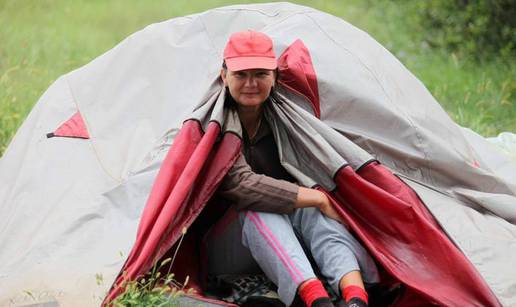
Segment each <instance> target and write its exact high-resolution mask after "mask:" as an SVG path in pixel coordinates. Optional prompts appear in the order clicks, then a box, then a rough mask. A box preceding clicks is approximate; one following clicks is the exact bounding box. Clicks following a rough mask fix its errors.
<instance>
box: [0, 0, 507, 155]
mask: <svg viewBox="0 0 516 307" xmlns="http://www.w3.org/2000/svg"><path fill="white" fill-rule="evenodd" d="M270 1H272V0H210V1H191V0H154V1H152V2H149V1H142V0H110V1H103V0H74V1H67V0H0V156H1V155H2V153H3V152H4V151H5V150H6V148H7V145H8V143H9V142H10V140H11V139H12V138H13V136H14V134H15V132H16V131H17V129H18V128H19V127H20V125H21V124H22V122H23V121H24V120H25V118H26V117H27V115H28V114H29V112H30V110H31V109H32V107H33V105H34V104H35V103H36V101H37V100H38V98H39V97H40V96H41V95H42V94H43V92H44V91H45V89H46V88H48V87H49V85H50V84H52V82H53V81H55V80H56V78H58V77H59V76H60V75H63V74H65V73H67V72H69V71H71V70H73V69H76V68H78V67H81V66H83V65H85V64H87V63H88V62H90V61H91V60H93V59H94V58H95V57H97V56H99V55H101V54H102V53H103V52H105V51H107V50H109V49H110V48H112V47H113V46H115V45H116V44H117V43H119V42H120V41H122V40H123V39H124V38H125V37H127V36H128V35H130V34H131V33H133V32H135V31H137V30H140V29H142V28H143V27H145V26H146V25H148V24H151V23H154V22H159V21H163V20H167V19H169V18H173V17H176V16H181V15H187V14H192V13H197V12H202V11H204V10H207V9H210V8H213V7H219V6H224V5H230V4H235V3H251V2H253V3H256V2H270ZM455 1H456V0H432V1H423V0H414V1H402V0H383V1H381V0H368V1H364V0H291V2H295V3H298V4H301V5H308V6H311V7H314V8H316V9H319V10H322V11H325V12H328V13H330V14H333V15H335V16H338V17H341V18H343V19H344V20H346V21H348V22H349V23H351V24H353V25H355V26H356V27H358V28H360V29H362V30H364V31H366V32H368V33H369V34H370V35H371V36H372V37H373V38H374V39H376V40H377V41H378V42H379V43H380V44H382V45H383V46H385V47H386V48H387V49H388V50H389V51H390V52H392V53H393V54H394V55H395V56H396V57H397V58H398V59H399V60H400V61H401V62H402V63H403V64H404V65H405V66H406V67H407V68H408V69H409V70H410V71H411V72H412V73H413V74H414V75H416V77H417V78H419V79H420V80H421V81H422V82H423V83H424V84H425V86H426V87H427V88H428V89H429V90H430V92H431V93H432V95H434V97H435V98H436V99H437V101H439V102H440V103H441V105H442V106H443V108H444V109H445V110H446V111H447V112H448V114H450V116H451V117H452V118H453V119H454V120H455V121H456V122H457V123H458V124H459V125H462V126H466V127H469V128H472V129H473V130H475V131H476V132H478V133H481V134H482V135H484V136H494V135H496V134H498V133H500V132H501V131H513V132H516V120H515V118H516V82H515V80H516V61H515V58H516V56H515V55H514V35H515V31H514V21H513V20H512V19H509V20H507V21H506V22H502V21H501V20H502V19H500V20H494V21H493V20H492V19H493V17H485V18H484V19H486V18H487V20H484V19H482V20H484V21H474V22H473V23H472V24H473V25H475V27H477V28H478V29H477V30H475V31H480V30H482V27H481V25H483V24H489V26H490V27H491V25H490V23H492V22H498V23H499V24H501V25H502V27H501V28H504V27H508V29H509V32H510V33H509V36H510V35H512V36H510V37H512V38H511V40H512V42H513V43H511V44H512V45H510V46H511V47H507V46H509V45H507V44H506V45H504V46H505V47H502V48H499V47H493V48H495V49H489V48H491V47H489V48H487V47H486V48H484V49H483V50H481V51H479V50H478V49H474V48H473V47H471V48H470V47H467V46H466V45H464V44H462V45H456V46H458V47H461V48H462V49H460V48H459V49H460V50H459V49H453V48H452V47H451V46H450V47H446V48H442V47H441V46H437V43H429V40H430V39H431V38H432V37H433V36H435V39H434V40H435V41H438V40H437V38H438V37H439V36H440V35H441V36H443V38H442V39H443V40H444V39H448V38H447V37H448V35H447V34H446V35H445V33H448V32H450V33H451V32H453V33H456V35H457V36H461V32H460V31H459V30H460V29H461V28H460V27H459V28H457V29H454V26H453V25H454V22H452V21H450V20H448V19H450V18H451V19H453V18H459V21H460V20H462V22H464V21H465V20H467V18H470V17H467V16H470V15H471V14H473V13H467V14H470V15H467V14H466V13H464V12H463V13H461V12H460V10H459V12H458V13H451V12H448V13H446V12H445V11H444V12H443V13H439V14H442V16H448V15H452V16H451V17H449V18H448V19H447V18H446V17H439V18H441V19H443V20H444V21H442V22H440V23H439V22H435V24H436V25H435V26H429V25H425V23H427V22H430V20H423V19H424V16H425V14H426V15H428V14H430V12H432V11H433V10H434V9H433V7H434V6H438V5H439V4H440V3H443V4H442V5H443V7H444V8H446V7H447V5H448V4H447V3H455ZM512 1H514V0H512ZM463 2H464V1H462V2H461V3H463ZM476 2H480V0H476V1H470V2H464V3H476ZM501 2H503V3H508V0H492V1H490V2H487V1H483V2H482V3H483V4H482V5H487V4H486V3H492V4H493V5H494V4H496V3H501ZM450 5H451V4H450ZM443 7H440V8H439V10H444V9H443ZM454 8H455V7H454ZM481 8H482V6H478V7H470V8H469V10H472V12H477V11H479V12H478V14H480V15H482V14H488V13H487V11H486V12H484V11H482V10H481ZM504 11H506V12H504V14H505V15H504V16H505V17H504V18H510V17H511V15H512V16H516V15H515V14H514V8H513V7H512V6H511V7H509V8H507V9H505V10H504ZM439 12H441V11H439ZM510 12H513V13H510ZM432 14H433V13H432ZM436 14H437V13H436ZM447 14H448V15H447ZM457 14H458V15H460V14H466V15H467V16H466V15H465V16H464V17H457V16H456V15H457ZM482 16H483V15H482ZM489 16H491V15H489ZM497 18H498V17H497ZM513 19H516V18H513ZM459 21H456V23H458V22H459ZM426 28H428V32H427V31H424V29H426ZM439 28H440V30H439ZM503 31H505V32H503ZM503 31H502V32H503V33H506V32H507V31H508V30H503ZM432 33H434V34H432ZM436 33H440V34H436ZM468 35H469V34H467V33H465V35H464V37H462V36H461V37H459V38H454V40H463V41H465V40H466V38H467V39H470V38H469V37H470V36H468ZM504 35H505V34H504ZM431 44H432V45H431ZM471 44H476V45H475V46H476V47H477V48H478V46H484V45H485V44H486V43H485V41H483V42H482V43H480V42H478V41H476V40H474V39H473V42H472V43H471ZM468 48H469V49H468ZM496 48H498V49H496ZM511 48H512V49H511ZM461 50H469V51H468V52H464V51H461ZM475 50H476V51H475ZM511 50H512V51H511ZM477 53H478V54H477ZM480 54H483V56H482V57H481V61H478V59H477V58H479V57H480V56H479V55H480ZM501 55H502V56H501Z"/></svg>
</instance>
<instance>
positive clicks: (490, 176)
mask: <svg viewBox="0 0 516 307" xmlns="http://www.w3.org/2000/svg"><path fill="white" fill-rule="evenodd" d="M245 29H255V30H258V31H263V32H265V33H267V34H268V35H270V36H271V37H272V38H273V40H274V44H275V52H276V54H277V55H280V54H281V53H282V52H283V51H284V50H285V49H286V48H287V47H288V46H289V45H290V44H292V42H294V41H295V40H297V39H301V40H302V41H303V43H304V44H305V45H306V47H307V48H308V50H309V51H310V55H311V58H312V62H313V65H314V68H315V71H316V74H317V82H318V89H319V95H320V101H321V120H322V122H323V123H324V124H325V125H327V126H328V127H331V128H333V129H334V131H330V130H325V129H323V130H318V131H319V133H328V134H327V135H324V139H325V140H330V143H329V144H324V146H329V147H328V148H330V147H331V148H333V149H332V150H336V151H338V146H336V145H335V144H333V143H332V142H331V140H334V139H335V140H337V141H336V142H337V143H339V144H340V142H341V138H339V135H342V136H345V137H346V138H347V139H349V140H351V141H352V142H353V143H354V144H356V145H358V146H359V147H360V148H361V149H357V156H358V157H360V158H358V159H357V160H356V161H354V160H353V159H346V160H348V161H346V162H348V163H350V164H351V165H354V164H356V165H359V164H360V163H362V162H363V161H364V160H367V159H369V158H375V159H378V160H379V161H381V162H382V163H383V164H384V165H386V166H388V167H389V168H390V169H391V170H393V171H394V172H395V173H396V174H397V175H398V176H400V177H401V178H402V179H403V180H404V181H405V182H407V183H408V184H409V185H410V186H411V187H413V188H414V190H415V191H416V192H417V193H418V195H419V196H420V197H421V199H422V200H423V201H424V202H425V204H426V205H427V206H428V208H429V210H430V211H431V212H432V214H433V215H434V216H435V217H436V219H437V220H438V221H439V223H440V224H441V226H442V227H443V229H444V231H446V233H447V234H448V235H449V236H450V238H451V239H452V240H453V241H454V242H455V243H456V244H457V246H459V248H460V249H461V250H462V251H463V252H464V254H465V255H466V256H467V257H468V259H469V260H470V261H471V262H472V263H473V264H474V265H475V267H476V268H477V269H478V271H479V272H480V274H481V275H482V276H483V277H484V279H485V280H486V282H487V283H488V284H489V286H490V287H491V289H492V290H493V292H494V293H495V294H496V296H497V298H498V299H499V300H500V302H501V303H502V304H503V305H506V306H513V305H516V257H513V256H512V255H516V225H515V224H516V220H515V216H516V214H515V212H516V196H515V195H516V165H515V164H514V163H513V162H511V161H509V160H508V159H507V158H505V157H504V156H503V155H501V154H499V153H498V152H496V151H493V150H488V149H487V148H489V146H490V145H489V144H488V142H487V141H486V140H485V139H484V138H482V137H480V136H478V135H477V134H475V133H474V132H472V131H469V130H465V129H463V128H461V127H459V126H457V125H456V124H455V123H454V122H453V121H452V120H451V119H450V118H449V117H448V115H447V114H446V113H445V111H444V110H443V109H442V108H441V107H440V106H439V104H438V103H437V102H436V101H435V99H434V98H433V97H432V96H431V94H430V93H429V92H428V91H427V90H426V88H425V87H424V85H423V84H422V83H421V82H420V81H419V80H417V78H415V77H414V76H413V75H412V74H411V73H410V72H409V71H408V70H407V69H406V68H405V67H404V66H403V65H402V64H401V63H400V62H399V61H398V60H397V59H396V58H395V57H394V56H393V55H391V54H390V53H389V52H388V51H387V50H386V49H385V48H383V47H382V46H381V45H379V44H378V43H377V42H376V41H374V39H372V38H371V37H370V36H369V35H368V34H367V33H365V32H363V31H361V30H359V29H357V28H355V27H353V26H352V25H350V24H348V23H346V22H345V21H343V20H341V19H339V18H336V17H334V16H331V15H329V14H326V13H323V12H320V11H317V10H314V9H311V8H308V7H303V6H298V5H293V4H289V3H275V4H257V5H242V6H230V7H224V8H218V9H213V10H210V11H207V12H204V13H200V14H195V15H190V16H186V17H179V18H174V19H171V20H168V21H164V22H161V23H157V24H153V25H150V26H148V27H146V28H145V29H143V30H141V31H139V32H136V33H134V34H132V35H131V36H129V37H128V38H127V39H125V40H124V41H122V42H121V43H120V44H119V45H118V46H116V47H115V48H113V49H112V50H110V51H108V52H106V53H105V54H103V55H101V56H100V57H98V58H97V59H95V60H94V61H92V62H91V63H89V64H87V65H85V66H84V67H82V68H79V69H77V70H75V71H72V72H70V73H68V74H66V75H64V76H62V77H60V78H59V79H58V80H56V81H55V82H54V84H53V85H52V86H51V87H50V88H49V89H48V90H47V91H46V92H45V94H44V95H43V96H42V97H41V99H40V100H39V101H38V103H37V104H36V106H35V107H34V109H33V110H32V111H31V113H30V115H29V116H28V117H27V119H26V121H25V123H24V124H23V125H22V127H21V128H20V130H19V131H18V132H17V134H16V136H15V137H14V139H13V141H12V142H11V144H10V145H9V147H8V149H7V151H6V152H5V154H4V156H3V157H2V158H1V160H0V246H1V250H0V305H2V306H4V305H7V306H9V305H14V306H23V305H29V304H34V303H38V302H40V303H44V302H51V301H57V302H58V304H59V306H92V305H98V304H100V302H101V300H102V297H103V295H104V294H105V293H106V291H107V290H108V288H109V287H110V286H111V284H112V282H113V280H114V279H115V277H116V276H117V274H118V273H119V270H120V269H121V267H122V266H123V263H124V261H125V257H126V256H127V254H128V252H129V251H130V249H131V247H132V244H133V243H134V240H135V235H136V230H137V226H138V221H139V217H140V215H141V212H142V210H143V206H144V205H145V202H146V199H147V196H148V194H149V192H150V189H151V186H152V183H153V180H154V178H155V176H156V174H157V171H158V170H159V166H160V163H161V161H163V159H164V157H165V154H166V152H167V150H168V148H169V147H170V144H171V143H172V142H173V140H174V137H175V135H176V134H177V132H178V129H179V128H180V126H181V123H182V122H183V120H185V119H186V118H190V117H191V116H192V114H193V112H194V110H196V109H198V107H199V102H202V101H207V100H209V97H212V96H213V95H217V93H218V92H220V84H219V83H217V81H216V80H217V78H218V74H219V72H220V65H221V58H222V50H223V47H224V45H225V43H226V41H227V39H228V37H229V35H230V34H231V33H233V32H236V31H240V30H245ZM214 80H215V81H214ZM281 94H283V95H285V96H286V97H287V98H288V99H289V100H290V101H292V104H288V105H285V106H284V107H285V108H290V109H291V110H295V112H296V113H297V114H298V116H300V117H301V118H302V119H303V120H306V121H310V117H309V116H307V114H306V113H307V112H308V113H309V112H312V111H311V109H310V108H307V105H306V101H305V100H304V99H303V98H301V97H297V96H296V95H293V94H289V93H284V92H282V93H281ZM213 97H219V96H213ZM302 110H305V111H302ZM76 111H79V112H80V113H81V115H82V117H83V119H84V122H85V124H86V127H87V130H88V132H89V134H90V139H87V140H83V139H69V138H52V139H47V138H46V136H45V135H46V134H47V133H48V132H51V131H53V130H55V129H56V127H58V126H59V125H60V124H61V123H62V122H64V121H66V120H67V119H68V118H69V117H70V116H72V115H73V114H74V113H75V112H76ZM277 111H278V112H277V114H281V110H277ZM218 114H220V113H218ZM286 114H291V113H289V112H287V113H286ZM285 116H287V115H285ZM203 120H204V119H203ZM205 120H209V119H205ZM218 120H221V121H224V122H231V121H233V124H232V125H231V127H233V128H229V129H234V130H235V131H237V133H238V129H239V128H238V123H237V122H236V119H235V118H234V117H233V118H226V119H221V118H218ZM272 120H273V121H278V122H279V121H280V120H281V119H280V118H278V119H275V118H272ZM310 125H311V126H312V127H316V126H317V125H316V124H314V123H313V122H310ZM300 133H302V131H301V132H300ZM308 133H311V132H308ZM335 133H337V134H335ZM333 134H335V135H333ZM276 137H277V138H278V139H280V140H281V138H282V136H281V135H279V134H277V135H276ZM342 139H343V138H342ZM314 142H315V143H314V144H317V146H322V145H323V144H321V143H320V142H319V141H317V139H315V140H314ZM339 146H340V145H339ZM282 150H283V159H284V160H285V161H284V163H285V165H286V167H290V168H289V170H290V171H292V172H295V165H296V161H295V155H292V152H293V148H290V149H289V148H288V147H283V148H282ZM341 162H343V161H340V160H337V161H333V162H331V163H330V165H331V166H332V167H334V166H336V165H338V164H339V163H341ZM289 165H290V166H289ZM332 170H333V169H331V167H330V168H329V170H328V171H329V172H331V171H332ZM312 176H315V175H313V174H312V175H310V176H309V177H312ZM318 180H321V181H322V182H326V183H325V185H327V186H328V187H330V185H331V183H330V182H329V181H327V179H324V178H319V179H318ZM309 183H310V181H309V180H308V179H307V181H306V184H309ZM96 276H97V278H96ZM100 277H102V278H100ZM100 280H102V282H99V284H98V282H97V281H100ZM24 291H30V292H31V293H32V294H33V296H34V298H32V297H30V296H28V295H27V294H25V292H24Z"/></svg>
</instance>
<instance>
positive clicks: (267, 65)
mask: <svg viewBox="0 0 516 307" xmlns="http://www.w3.org/2000/svg"><path fill="white" fill-rule="evenodd" d="M226 66H227V67H228V69H229V70H232V71H239V70H245V69H271V70H272V69H276V67H278V62H277V61H276V59H275V58H268V57H238V58H229V59H226Z"/></svg>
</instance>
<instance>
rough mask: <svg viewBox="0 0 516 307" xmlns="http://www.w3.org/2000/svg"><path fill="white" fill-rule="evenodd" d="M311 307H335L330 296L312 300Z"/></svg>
mask: <svg viewBox="0 0 516 307" xmlns="http://www.w3.org/2000/svg"><path fill="white" fill-rule="evenodd" d="M311 307H335V305H333V303H332V302H331V300H330V298H329V297H321V298H318V299H316V300H315V301H313V302H312V306H311Z"/></svg>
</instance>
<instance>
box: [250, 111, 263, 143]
mask: <svg viewBox="0 0 516 307" xmlns="http://www.w3.org/2000/svg"><path fill="white" fill-rule="evenodd" d="M261 124H262V117H261V116H260V118H259V119H258V124H256V128H255V129H254V131H253V134H249V140H252V139H254V137H255V136H256V134H257V133H258V130H259V129H260V125H261Z"/></svg>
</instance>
